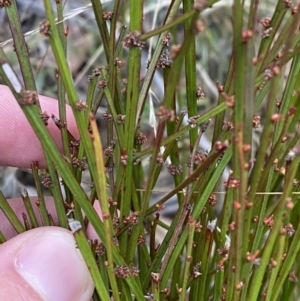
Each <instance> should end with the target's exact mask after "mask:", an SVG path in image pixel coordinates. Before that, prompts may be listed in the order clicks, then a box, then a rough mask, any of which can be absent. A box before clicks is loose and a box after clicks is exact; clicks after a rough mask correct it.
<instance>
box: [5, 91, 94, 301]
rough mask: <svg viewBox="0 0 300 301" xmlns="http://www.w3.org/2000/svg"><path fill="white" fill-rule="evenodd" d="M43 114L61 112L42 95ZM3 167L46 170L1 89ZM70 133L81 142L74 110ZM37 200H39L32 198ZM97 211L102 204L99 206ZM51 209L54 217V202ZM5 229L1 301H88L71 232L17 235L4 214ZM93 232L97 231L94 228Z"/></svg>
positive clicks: (88, 285) (88, 283)
mask: <svg viewBox="0 0 300 301" xmlns="http://www.w3.org/2000/svg"><path fill="white" fill-rule="evenodd" d="M39 100H40V104H41V107H42V111H46V112H47V113H48V115H50V116H51V114H54V115H55V116H59V114H58V103H57V100H55V99H52V98H49V97H45V96H39ZM0 104H1V105H0V108H1V109H0V166H14V167H21V168H29V167H30V165H31V163H32V162H33V161H38V164H39V166H41V167H45V165H46V163H45V160H44V156H43V152H42V148H41V145H40V143H39V140H38V138H37V137H36V135H35V133H34V132H33V130H32V129H31V127H30V125H29V123H28V122H27V120H26V117H25V116H24V114H23V112H22V110H21V109H20V107H19V105H18V103H17V102H16V100H15V99H14V97H13V95H12V93H11V92H10V90H9V89H8V88H7V87H6V86H3V85H0ZM67 124H68V130H69V131H70V132H71V133H72V135H73V136H75V137H76V138H79V135H78V131H77V128H76V123H75V120H74V118H73V115H72V111H71V109H70V107H68V108H67ZM47 128H48V130H49V132H50V133H51V135H52V137H53V138H54V140H55V142H56V144H57V145H58V147H59V149H60V150H62V143H61V136H60V131H59V130H58V129H57V127H56V126H55V125H54V123H53V121H52V120H49V125H48V127H47ZM33 201H34V200H33ZM10 203H11V204H12V206H13V209H14V211H15V212H16V213H17V214H18V215H19V216H20V215H21V214H22V212H24V206H23V203H22V201H21V200H20V199H13V200H10ZM96 206H97V208H96V210H98V212H100V208H99V205H98V204H96ZM47 209H48V210H49V211H50V212H51V215H52V216H55V209H54V205H53V200H52V199H51V198H48V199H47ZM0 230H1V231H2V232H3V233H4V235H5V236H6V237H7V238H11V237H13V236H14V237H13V238H12V239H9V240H8V241H7V242H6V243H4V244H2V245H0V288H1V289H0V300H7V301H13V300H20V301H22V300H24V301H25V300H26V301H52V300H53V301H89V300H90V299H91V296H92V293H93V289H94V285H93V281H92V279H91V277H90V274H89V271H88V268H87V267H86V265H85V262H84V260H83V259H82V257H81V254H80V252H79V250H78V248H76V243H75V240H74V238H73V235H72V233H71V232H70V231H68V230H65V229H62V228H58V227H40V228H37V229H34V230H30V231H27V232H25V233H23V234H19V235H16V232H15V230H14V229H13V228H12V227H11V225H10V223H9V222H8V221H7V219H6V218H5V216H4V215H3V214H2V212H1V211H0ZM88 231H89V232H88V233H89V234H90V235H91V236H92V237H93V238H94V237H95V233H94V231H93V229H92V227H90V226H89V229H88Z"/></svg>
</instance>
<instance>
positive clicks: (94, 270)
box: [69, 221, 110, 301]
mask: <svg viewBox="0 0 300 301" xmlns="http://www.w3.org/2000/svg"><path fill="white" fill-rule="evenodd" d="M73 223H74V222H72V221H71V222H69V224H70V228H71V230H72V232H73V235H74V237H75V240H76V243H77V245H78V247H79V249H80V252H81V254H82V256H83V258H84V260H85V262H86V265H87V266H88V269H89V272H90V273H91V276H92V278H93V280H94V284H95V287H96V290H97V292H98V296H99V297H100V299H101V300H103V301H107V300H110V296H109V293H108V291H107V289H106V286H105V284H104V282H103V279H102V276H101V274H100V271H99V269H98V267H97V264H96V261H95V258H94V256H93V254H92V250H91V247H90V245H89V243H88V242H87V240H86V237H85V235H84V233H83V231H82V229H81V228H80V227H79V228H78V224H77V225H76V224H75V225H74V224H73ZM75 223H76V221H75ZM73 227H74V228H73Z"/></svg>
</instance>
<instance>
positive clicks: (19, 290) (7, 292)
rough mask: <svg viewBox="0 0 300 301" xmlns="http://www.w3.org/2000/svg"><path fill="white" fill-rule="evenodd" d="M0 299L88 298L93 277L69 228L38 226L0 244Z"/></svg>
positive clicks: (64, 300)
mask: <svg viewBox="0 0 300 301" xmlns="http://www.w3.org/2000/svg"><path fill="white" fill-rule="evenodd" d="M0 255H1V256H0V287H1V290H0V300H7V301H12V300H20V301H22V300H24V301H25V300H26V301H28V300H30V301H89V300H90V299H91V296H92V294H93V289H94V286H93V281H92V279H91V276H90V274H89V271H88V268H87V266H86V264H85V262H84V260H83V258H82V256H81V254H80V252H79V249H77V247H76V242H75V240H74V238H73V235H72V234H71V232H70V231H68V230H66V229H62V228H58V227H42V228H36V229H33V230H30V231H26V232H24V233H22V234H20V235H18V236H16V237H14V238H12V239H10V240H9V241H7V242H5V243H4V244H2V245H0Z"/></svg>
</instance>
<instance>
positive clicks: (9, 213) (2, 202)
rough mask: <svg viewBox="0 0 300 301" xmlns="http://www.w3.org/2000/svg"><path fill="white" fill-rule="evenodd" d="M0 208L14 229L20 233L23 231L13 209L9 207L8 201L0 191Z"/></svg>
mask: <svg viewBox="0 0 300 301" xmlns="http://www.w3.org/2000/svg"><path fill="white" fill-rule="evenodd" d="M0 209H1V210H2V211H3V213H4V214H5V216H6V217H7V219H8V220H9V222H10V223H11V225H12V226H13V227H14V229H15V230H16V231H17V233H22V232H24V231H25V228H24V226H23V225H22V223H21V222H20V220H19V219H18V217H17V216H16V214H15V213H14V211H13V210H12V209H11V207H10V205H9V203H8V202H7V200H6V198H5V197H4V195H3V194H2V192H1V191H0Z"/></svg>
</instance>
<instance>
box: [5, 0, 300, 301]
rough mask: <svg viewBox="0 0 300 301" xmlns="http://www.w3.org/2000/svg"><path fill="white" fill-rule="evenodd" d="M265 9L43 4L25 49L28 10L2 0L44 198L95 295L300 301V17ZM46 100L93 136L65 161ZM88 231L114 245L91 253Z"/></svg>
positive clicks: (281, 5) (10, 60) (68, 151)
mask: <svg viewBox="0 0 300 301" xmlns="http://www.w3.org/2000/svg"><path fill="white" fill-rule="evenodd" d="M181 2H182V3H181ZM261 2H263V3H260V1H239V0H235V1H234V3H227V2H224V1H213V0H212V1H200V0H199V1H192V0H185V1H177V0H174V1H155V2H152V1H145V3H143V1H131V2H129V1H119V0H116V1H110V2H108V1H107V2H104V3H103V4H102V3H100V2H99V1H94V0H93V1H92V2H91V4H90V5H89V4H87V5H88V6H84V5H83V4H80V5H81V8H79V9H77V10H75V11H70V9H72V8H71V7H67V6H66V8H64V5H68V2H66V3H61V2H60V1H56V2H55V3H52V2H51V1H48V0H44V2H37V1H35V2H34V4H32V5H33V6H31V7H30V8H29V9H28V10H27V13H28V12H30V11H31V10H32V9H33V8H34V9H35V10H36V11H37V12H41V15H38V14H37V17H36V22H37V23H40V25H39V29H38V30H37V33H35V32H31V33H30V34H29V35H28V37H27V38H26V40H25V39H24V38H23V32H24V31H27V30H32V29H34V28H32V27H31V26H32V24H31V22H29V26H30V28H26V27H25V26H26V21H25V20H26V14H25V13H24V11H25V12H26V10H24V7H23V9H22V10H21V6H20V7H19V10H18V8H17V4H18V3H16V2H15V1H0V7H2V10H1V13H2V12H3V11H4V10H5V17H4V16H3V18H5V19H3V21H2V22H3V24H4V26H5V25H7V24H9V26H10V28H12V29H13V30H11V37H12V38H13V40H14V47H13V48H12V44H11V43H10V42H8V41H7V39H8V38H9V37H8V36H7V37H5V38H4V39H3V42H2V43H1V48H0V62H1V65H0V75H1V76H2V81H3V82H4V83H5V84H7V85H9V86H10V87H11V89H12V92H13V93H14V95H15V96H16V99H17V100H18V101H19V103H20V105H21V107H22V109H23V111H24V113H25V115H26V116H27V118H28V120H29V121H30V123H31V125H32V127H33V128H34V130H35V132H36V134H37V136H38V137H39V139H40V141H41V143H42V145H43V148H44V152H45V157H46V159H47V162H48V169H47V170H39V171H37V170H36V168H35V167H33V170H32V173H33V175H34V181H35V187H36V189H37V193H38V195H39V197H40V198H41V200H42V199H43V196H44V195H45V194H51V195H53V197H54V201H55V204H56V208H57V211H58V217H59V224H60V226H62V227H70V228H71V229H72V230H73V231H74V236H75V239H76V240H77V243H78V246H79V248H80V249H81V251H82V253H83V256H84V258H85V260H86V262H87V264H88V265H89V267H90V270H91V274H92V277H93V279H94V282H95V286H96V289H95V293H94V296H93V299H94V300H108V299H109V298H110V296H112V298H113V299H114V300H133V299H136V300H145V299H148V300H197V301H198V300H251V301H252V300H253V301H254V300H298V299H299V294H300V291H299V285H298V278H297V277H298V274H299V269H300V267H299V264H298V262H299V260H297V259H299V248H300V240H299V236H300V228H299V202H298V200H299V197H298V195H299V194H298V192H299V169H298V166H299V142H298V140H299V129H298V127H299V126H298V122H299V110H297V107H298V101H299V88H300V87H299V85H300V81H299V68H300V64H299V37H300V36H299V33H298V28H299V19H300V18H299V16H300V15H299V11H298V10H299V7H298V6H297V4H296V3H292V2H291V1H288V0H285V1H282V0H280V1H278V3H276V5H274V3H271V4H273V5H270V6H268V5H266V2H265V1H261ZM78 3H80V2H78ZM42 4H43V5H42ZM37 8H40V10H38V9H37ZM53 11H54V12H55V13H54V12H53ZM78 12H80V14H77V15H76V17H75V14H76V13H78ZM81 13H82V14H81ZM43 14H45V15H44V16H43ZM63 15H65V19H66V18H68V19H66V20H64V22H60V21H61V20H63V19H64V17H63ZM24 16H25V17H24ZM56 17H57V19H55V18H56ZM39 18H41V19H39ZM20 20H21V21H22V22H20ZM74 20H76V21H74ZM21 24H22V26H23V30H22V27H21ZM67 24H68V27H67ZM25 28H26V29H25ZM96 29H97V30H96ZM3 36H4V35H3ZM95 37H97V38H95ZM80 45H83V46H80ZM28 46H29V48H30V51H29V50H28ZM7 65H9V66H11V67H12V70H15V72H16V74H20V75H21V76H20V82H21V84H22V87H23V89H22V90H18V89H17V88H16V85H15V83H13V82H11V81H10V80H9V78H11V77H10V76H9V75H11V74H7V68H3V66H7ZM56 68H57V69H56ZM10 72H11V71H10ZM34 91H37V92H38V93H42V94H48V95H51V96H54V97H56V98H58V99H59V102H60V104H61V112H60V116H59V119H60V121H64V120H65V116H64V114H65V113H64V110H63V108H64V104H65V103H66V102H68V103H69V104H70V105H71V107H72V109H73V112H74V116H75V118H76V121H77V125H78V129H79V132H80V134H81V139H80V143H77V142H76V141H74V139H73V138H72V137H70V135H68V132H67V131H66V128H65V127H61V132H62V139H63V141H64V146H65V147H64V154H63V155H62V154H60V153H59V151H58V150H57V147H56V146H55V144H54V142H53V141H52V139H51V137H50V135H49V134H48V132H47V128H46V126H45V125H44V123H43V121H42V120H41V118H40V111H39V107H38V102H35V101H34V102H32V101H31V102H30V103H28V99H29V98H28V95H30V96H32V97H35V93H34ZM25 96H27V97H25ZM91 113H92V114H91ZM97 121H98V123H97ZM100 122H101V125H102V126H100V129H101V131H100V133H99V130H98V129H99V123H100ZM103 129H104V130H103ZM87 131H88V132H89V134H87ZM66 158H68V159H67V160H66ZM70 162H72V164H71V163H70ZM86 164H87V166H85V165H86ZM85 167H88V168H87V169H86V170H84V169H85ZM45 174H46V175H47V176H48V178H49V179H50V180H51V181H50V183H51V185H49V186H50V187H48V189H44V188H42V187H41V182H42V179H41V178H40V177H39V176H38V175H44V176H45ZM9 176H10V173H9V172H8V173H6V174H5V176H4V177H3V179H4V182H5V181H7V179H8V177H9ZM21 176H22V177H23V176H24V173H22V174H21ZM60 181H62V183H63V185H60V184H59V183H60ZM87 184H88V185H87ZM4 186H5V185H4ZM5 187H7V186H5ZM3 190H4V189H3ZM13 190H14V189H11V191H9V190H7V191H6V192H7V194H6V196H11V195H13V193H14V191H13ZM61 196H63V197H61ZM97 200H99V202H100V205H101V208H102V211H103V221H101V220H100V218H99V216H98V215H97V214H96V212H95V210H94V208H93V204H94V203H95V202H96V203H97V202H98V201H97ZM25 201H26V200H25ZM65 203H67V204H72V205H74V211H73V213H72V214H73V216H72V218H74V219H76V220H78V221H79V222H80V224H81V227H82V228H80V229H77V228H76V229H74V224H73V223H72V222H70V220H69V219H68V217H67V216H66V206H65ZM5 204H6V199H5V198H4V195H1V198H0V206H1V208H2V210H3V211H4V212H5V214H6V215H8V216H10V217H11V219H12V220H13V214H12V213H11V212H10V211H9V210H8V209H5V208H7V207H6V206H5ZM81 209H82V210H83V211H84V213H85V215H86V218H84V217H83V216H82V211H81ZM29 211H30V209H29ZM28 216H32V214H31V212H28ZM41 216H42V217H43V218H42V220H43V224H45V225H48V224H49V223H50V222H51V221H49V219H48V217H47V213H46V210H44V211H43V209H41ZM69 217H70V216H69ZM88 221H89V222H90V223H91V224H92V225H93V227H94V228H95V231H96V233H97V235H98V236H99V237H100V239H101V242H99V241H98V242H96V241H92V242H91V241H90V242H89V243H88V242H87V239H86V237H85V232H86V224H87V222H88ZM22 223H23V221H21V225H20V223H19V222H16V223H15V224H14V227H15V228H16V229H17V231H18V232H22V231H25V230H26V229H28V228H31V227H35V226H36V224H35V223H34V218H32V220H30V222H28V223H27V224H25V225H24V224H22ZM162 229H164V232H162ZM4 240H5V237H3V236H2V241H4Z"/></svg>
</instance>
